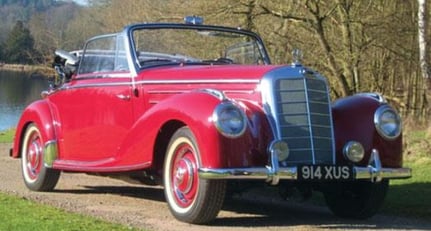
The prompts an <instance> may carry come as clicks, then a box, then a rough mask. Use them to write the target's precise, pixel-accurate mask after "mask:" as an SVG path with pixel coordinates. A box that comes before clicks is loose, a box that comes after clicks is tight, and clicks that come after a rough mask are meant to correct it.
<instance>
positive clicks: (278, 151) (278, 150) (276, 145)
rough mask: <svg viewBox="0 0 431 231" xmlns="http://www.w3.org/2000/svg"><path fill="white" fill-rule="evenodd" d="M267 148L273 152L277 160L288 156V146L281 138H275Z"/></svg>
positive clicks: (282, 159) (283, 159)
mask: <svg viewBox="0 0 431 231" xmlns="http://www.w3.org/2000/svg"><path fill="white" fill-rule="evenodd" d="M269 150H270V152H271V153H275V155H276V156H277V157H278V161H279V162H281V161H285V160H287V158H288V157H289V146H288V145H287V143H286V142H284V141H282V140H276V141H274V142H272V144H271V145H270V147H269Z"/></svg>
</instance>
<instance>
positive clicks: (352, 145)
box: [343, 141, 365, 163]
mask: <svg viewBox="0 0 431 231" xmlns="http://www.w3.org/2000/svg"><path fill="white" fill-rule="evenodd" d="M343 154H344V157H345V158H346V159H347V160H350V161H352V162H354V163H357V162H359V161H361V160H362V159H363V158H364V155H365V151H364V147H363V146H362V144H361V143H359V142H356V141H349V142H348V143H347V144H346V145H344V148H343Z"/></svg>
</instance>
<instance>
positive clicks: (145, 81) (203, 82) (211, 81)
mask: <svg viewBox="0 0 431 231" xmlns="http://www.w3.org/2000/svg"><path fill="white" fill-rule="evenodd" d="M135 83H136V84H200V83H202V84H210V83H214V84H215V83H255V84H257V83H260V80H259V79H193V80H178V79H173V80H141V81H136V82H135Z"/></svg>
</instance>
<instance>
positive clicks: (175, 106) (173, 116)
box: [118, 92, 223, 167]
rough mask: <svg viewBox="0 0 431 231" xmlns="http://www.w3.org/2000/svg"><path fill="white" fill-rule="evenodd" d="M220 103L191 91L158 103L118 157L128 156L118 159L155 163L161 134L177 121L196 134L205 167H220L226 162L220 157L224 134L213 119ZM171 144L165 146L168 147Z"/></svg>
mask: <svg viewBox="0 0 431 231" xmlns="http://www.w3.org/2000/svg"><path fill="white" fill-rule="evenodd" d="M220 101H221V100H220V99H219V98H217V97H215V96H213V95H210V94H208V93H204V92H190V93H184V94H179V95H174V96H172V97H170V98H168V99H166V100H164V101H161V102H159V103H158V104H156V105H154V106H152V107H151V108H150V109H149V110H148V111H147V112H146V113H145V114H143V115H142V116H141V117H140V118H139V119H138V120H137V121H136V123H135V124H134V126H133V127H132V129H131V131H130V133H129V134H128V135H127V136H126V139H125V140H124V142H123V144H122V145H121V147H120V150H119V155H125V156H124V157H120V158H118V159H119V160H127V161H131V162H132V163H152V162H153V153H154V152H155V149H156V147H155V146H154V144H155V143H156V139H157V137H158V134H159V133H160V132H162V131H161V129H162V128H163V126H164V125H165V124H167V123H170V122H176V123H180V124H182V125H184V126H188V127H189V128H190V129H191V131H192V132H193V134H194V135H195V138H196V140H197V143H198V146H199V150H200V154H201V164H202V165H203V166H205V167H220V166H221V163H222V162H223V160H222V157H221V155H219V153H220V145H219V144H220V138H221V135H220V134H219V133H218V131H217V129H216V128H215V126H214V124H213V122H212V120H211V116H212V113H213V111H214V108H215V107H216V105H218V104H219V103H220ZM168 142H169V140H167V141H166V142H165V143H164V144H163V145H166V146H167V145H168ZM126 157H127V158H126ZM124 164H127V163H124ZM129 164H130V163H129Z"/></svg>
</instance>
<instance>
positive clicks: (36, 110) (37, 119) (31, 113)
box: [12, 100, 56, 158]
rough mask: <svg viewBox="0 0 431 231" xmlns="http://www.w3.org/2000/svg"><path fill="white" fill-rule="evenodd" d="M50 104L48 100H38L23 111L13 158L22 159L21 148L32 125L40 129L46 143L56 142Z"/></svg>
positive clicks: (14, 144)
mask: <svg viewBox="0 0 431 231" xmlns="http://www.w3.org/2000/svg"><path fill="white" fill-rule="evenodd" d="M53 121H54V120H53V119H52V114H51V109H50V105H49V102H48V101H46V100H38V101H35V102H33V103H32V104H30V105H29V106H27V107H26V108H25V110H24V111H23V113H22V115H21V118H20V120H19V121H18V125H17V127H16V133H15V137H14V142H13V149H12V157H14V158H19V157H20V148H21V147H20V146H21V141H22V138H23V135H24V132H25V130H26V129H27V126H28V125H29V124H30V123H34V124H36V126H37V127H38V128H39V129H40V133H41V136H42V139H43V141H44V142H48V141H52V140H56V135H55V128H54V125H53Z"/></svg>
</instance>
